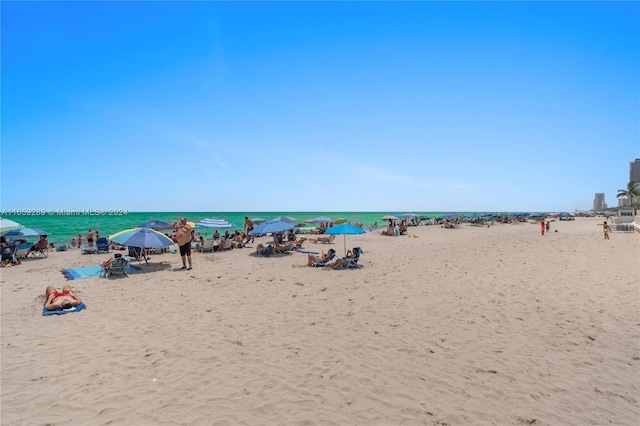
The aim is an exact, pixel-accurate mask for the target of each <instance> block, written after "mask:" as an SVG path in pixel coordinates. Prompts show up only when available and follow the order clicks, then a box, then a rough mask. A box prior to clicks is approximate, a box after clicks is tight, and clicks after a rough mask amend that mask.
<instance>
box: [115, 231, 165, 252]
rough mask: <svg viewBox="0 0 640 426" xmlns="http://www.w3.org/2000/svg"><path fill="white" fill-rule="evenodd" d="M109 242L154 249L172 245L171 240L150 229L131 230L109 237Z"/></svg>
mask: <svg viewBox="0 0 640 426" xmlns="http://www.w3.org/2000/svg"><path fill="white" fill-rule="evenodd" d="M109 239H110V240H111V241H115V242H116V243H118V244H122V245H123V246H132V247H142V248H154V247H168V246H171V245H173V241H172V240H171V238H169V237H167V236H166V235H164V234H162V233H160V232H158V231H154V230H153V229H151V228H132V229H125V230H124V231H120V232H116V233H115V234H112V235H109Z"/></svg>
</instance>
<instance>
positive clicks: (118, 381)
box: [1, 218, 640, 425]
mask: <svg viewBox="0 0 640 426" xmlns="http://www.w3.org/2000/svg"><path fill="white" fill-rule="evenodd" d="M598 222H602V218H597V219H596V218H593V219H585V218H578V219H577V220H576V221H574V222H554V223H552V232H551V233H550V234H548V235H545V236H544V237H543V236H541V235H540V231H539V227H538V226H537V225H533V224H519V225H495V226H492V227H491V228H486V227H471V226H468V225H465V226H463V228H462V229H459V230H445V229H442V228H440V227H437V226H423V227H413V228H409V232H410V233H411V234H415V235H416V236H417V238H408V237H406V236H403V237H386V236H381V235H379V234H377V233H368V234H366V235H360V236H348V237H347V244H348V246H349V247H353V246H361V247H362V248H363V249H364V254H363V256H362V258H361V263H362V265H363V266H364V267H363V268H361V269H358V270H342V271H330V270H323V269H320V268H307V267H299V266H300V265H303V264H305V263H306V255H304V254H300V253H293V254H290V255H286V256H280V257H271V258H261V257H255V256H253V255H252V254H251V253H252V252H253V250H251V249H249V248H244V249H237V250H233V251H230V252H223V253H207V254H200V253H197V254H195V255H194V257H193V258H194V269H193V270H192V271H179V270H178V268H179V267H180V266H181V265H180V261H179V257H178V256H177V255H172V254H162V255H156V256H152V258H151V264H152V265H151V266H143V271H141V272H137V273H133V274H131V275H130V277H129V278H126V277H123V278H111V279H104V278H88V279H83V280H74V281H66V280H65V279H64V277H63V276H62V274H61V273H60V272H59V270H60V269H62V268H66V267H78V266H87V265H93V264H98V263H99V262H101V261H102V260H105V259H106V258H107V257H109V256H111V255H105V254H102V255H81V254H80V253H79V252H78V250H73V251H69V252H59V253H52V254H51V255H50V256H49V257H48V258H47V259H29V260H26V261H24V262H23V264H22V265H19V266H15V267H11V268H6V269H2V271H1V274H2V275H1V282H2V328H1V331H2V336H1V337H2V342H1V344H2V352H1V355H2V358H1V367H2V369H1V374H2V377H1V379H2V381H1V384H2V390H1V403H2V405H1V413H2V417H1V420H2V425H45V424H50V425H62V424H79V425H94V424H113V425H171V424H182V425H278V424H286V425H330V424H332V425H418V424H427V425H447V424H448V425H471V424H473V425H478V424H479V425H483V424H493V425H518V424H535V425H594V424H597V425H611V424H614V425H637V424H638V422H640V374H639V372H640V339H639V335H640V327H639V326H638V323H639V321H640V309H639V308H640V303H639V301H640V268H639V253H640V250H639V241H640V235H639V234H637V233H636V234H631V233H613V234H612V235H611V239H610V240H609V241H607V240H604V239H603V235H602V228H600V227H598V226H597V225H596V224H597V223H598ZM556 229H557V230H558V231H559V232H557V233H556V232H554V230H556ZM329 247H334V248H336V249H337V250H338V252H339V253H340V254H342V253H343V250H344V249H343V238H342V237H338V238H337V239H336V241H335V243H334V244H332V245H331V246H329V245H321V244H318V245H314V244H310V243H306V244H305V248H306V249H309V250H320V249H325V250H326V249H327V248H329ZM65 283H69V284H71V285H72V287H73V288H74V289H75V290H76V291H77V293H78V294H79V295H80V296H81V297H82V298H83V300H84V301H85V303H86V305H87V309H86V310H84V311H82V312H78V313H71V314H67V315H62V316H54V317H44V316H42V314H41V313H42V303H43V292H44V289H45V287H46V286H47V285H54V286H57V287H58V288H61V287H62V286H63V285H64V284H65Z"/></svg>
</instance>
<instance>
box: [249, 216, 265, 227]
mask: <svg viewBox="0 0 640 426" xmlns="http://www.w3.org/2000/svg"><path fill="white" fill-rule="evenodd" d="M266 221H267V219H263V218H261V217H252V218H251V222H253V223H255V224H256V225H260V224H261V223H263V222H266Z"/></svg>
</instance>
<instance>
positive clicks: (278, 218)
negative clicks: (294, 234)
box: [273, 216, 298, 223]
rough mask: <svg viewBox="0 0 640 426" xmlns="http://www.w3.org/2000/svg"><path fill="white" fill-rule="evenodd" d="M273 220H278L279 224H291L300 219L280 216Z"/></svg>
mask: <svg viewBox="0 0 640 426" xmlns="http://www.w3.org/2000/svg"><path fill="white" fill-rule="evenodd" d="M273 220H277V221H279V222H287V223H291V222H295V221H296V220H298V219H296V218H295V217H291V216H278V217H276V218H275V219H273Z"/></svg>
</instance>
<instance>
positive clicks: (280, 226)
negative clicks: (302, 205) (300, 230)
mask: <svg viewBox="0 0 640 426" xmlns="http://www.w3.org/2000/svg"><path fill="white" fill-rule="evenodd" d="M293 228H294V226H293V225H292V224H290V223H287V222H281V221H279V220H269V221H267V222H265V223H262V224H260V225H258V226H256V227H255V228H253V231H251V234H252V235H265V234H275V233H278V232H287V231H289V230H291V229H293Z"/></svg>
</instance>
